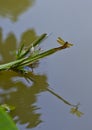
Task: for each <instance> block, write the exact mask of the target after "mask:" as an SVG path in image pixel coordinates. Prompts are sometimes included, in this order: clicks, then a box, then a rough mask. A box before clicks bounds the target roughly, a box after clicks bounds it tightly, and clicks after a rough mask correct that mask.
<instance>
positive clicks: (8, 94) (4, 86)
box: [0, 71, 48, 128]
mask: <svg viewBox="0 0 92 130" xmlns="http://www.w3.org/2000/svg"><path fill="white" fill-rule="evenodd" d="M29 75H30V77H31V78H32V79H33V81H32V85H31V86H30V87H27V86H26V85H25V84H23V82H22V80H24V81H25V82H27V81H26V79H24V77H22V76H21V75H19V74H17V73H15V72H9V71H8V72H0V88H1V90H2V93H1V97H0V98H1V99H2V100H0V103H1V104H2V103H7V104H12V105H13V106H15V108H16V109H15V110H14V111H13V112H12V113H11V114H12V116H13V117H14V118H15V121H16V122H19V123H20V124H25V123H27V127H31V128H32V127H36V126H37V125H38V124H39V123H41V122H42V120H41V119H40V115H41V114H40V113H37V112H36V110H37V109H40V108H38V107H37V106H36V102H37V95H38V94H39V93H41V92H43V91H46V90H47V87H48V83H47V78H46V76H45V75H37V74H33V73H31V72H30V74H29ZM17 77H21V80H20V81H19V80H16V82H14V81H13V78H17ZM11 88H12V89H11ZM16 117H17V118H16Z"/></svg>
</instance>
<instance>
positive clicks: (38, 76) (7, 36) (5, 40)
mask: <svg viewBox="0 0 92 130" xmlns="http://www.w3.org/2000/svg"><path fill="white" fill-rule="evenodd" d="M91 5H92V1H91V0H88V1H83V0H81V1H79V0H77V1H73V0H69V1H66V0H62V1H61V0H57V1H53V0H50V1H48V0H47V1H40V0H34V1H33V0H26V1H25V0H22V1H20V2H19V1H18V2H17V1H15V2H11V1H10V0H9V1H8V2H7V4H6V2H4V0H3V1H2V0H0V63H6V62H9V61H12V60H14V59H15V58H14V51H15V50H16V49H17V48H18V46H19V44H21V43H25V44H26V45H28V43H30V42H32V41H33V40H34V39H35V38H36V37H38V36H39V35H41V34H42V33H48V34H51V35H50V36H49V37H48V39H46V40H45V41H43V43H42V44H41V47H42V48H43V49H49V48H52V47H56V46H58V44H57V42H56V39H57V37H58V36H61V37H62V38H63V39H64V40H66V41H69V42H71V43H73V44H74V46H73V47H71V48H69V49H66V50H63V51H62V52H58V53H56V54H54V55H51V56H50V57H47V58H45V59H43V60H41V61H40V64H39V66H38V67H37V68H36V69H34V72H30V76H31V81H28V80H27V79H26V78H24V77H23V76H22V75H21V74H17V73H15V72H0V96H1V98H0V103H7V104H10V105H14V106H15V107H16V109H15V110H14V111H12V112H11V116H12V117H13V119H14V120H15V122H16V123H17V126H18V127H19V129H20V130H31V129H35V130H38V129H40V130H43V129H44V130H47V129H48V130H51V129H53V130H56V129H57V130H60V129H62V130H71V129H75V130H78V129H79V130H87V129H89V130H90V129H92V125H91V120H92V116H91V114H90V113H91V110H92V103H91V99H92V94H91V91H92V88H91V77H92V72H91V71H92V69H91V68H92V67H91V66H92V62H91V59H90V57H91V52H92V51H91V48H92V44H91V41H92V38H91V34H92V16H91V15H92V14H91V12H92V7H91ZM16 7H17V8H16ZM48 87H50V88H52V90H54V91H55V92H56V93H58V94H59V95H60V96H62V97H63V98H65V99H66V100H68V101H69V102H71V103H73V104H77V103H78V102H80V104H81V105H80V108H79V109H80V111H82V112H84V113H85V114H84V115H83V116H82V117H81V118H78V117H77V116H75V115H72V114H70V112H69V111H70V107H69V106H68V105H66V104H64V103H63V102H61V101H60V100H59V99H58V98H56V97H55V96H54V95H52V94H51V93H49V92H48V91H47V88H48Z"/></svg>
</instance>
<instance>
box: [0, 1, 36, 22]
mask: <svg viewBox="0 0 92 130" xmlns="http://www.w3.org/2000/svg"><path fill="white" fill-rule="evenodd" d="M34 2H35V0H8V1H7V3H6V1H5V0H0V15H1V16H3V17H8V18H10V19H11V20H12V21H16V20H17V19H18V17H19V15H20V14H22V13H23V12H25V11H26V10H27V9H28V8H29V7H31V6H33V4H34ZM16 7H17V8H16Z"/></svg>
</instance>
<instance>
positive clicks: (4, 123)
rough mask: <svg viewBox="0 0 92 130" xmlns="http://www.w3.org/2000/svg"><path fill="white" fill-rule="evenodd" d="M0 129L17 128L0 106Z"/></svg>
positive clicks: (11, 129)
mask: <svg viewBox="0 0 92 130" xmlns="http://www.w3.org/2000/svg"><path fill="white" fill-rule="evenodd" d="M0 130H18V128H17V127H16V125H15V123H14V122H13V120H12V119H11V117H10V116H9V115H8V113H7V112H6V111H5V110H4V109H3V108H2V107H0Z"/></svg>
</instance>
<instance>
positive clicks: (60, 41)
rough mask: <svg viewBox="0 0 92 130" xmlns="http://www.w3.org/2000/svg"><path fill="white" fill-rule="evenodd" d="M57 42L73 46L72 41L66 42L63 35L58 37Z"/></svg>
mask: <svg viewBox="0 0 92 130" xmlns="http://www.w3.org/2000/svg"><path fill="white" fill-rule="evenodd" d="M57 42H58V43H59V44H60V45H64V44H67V47H71V46H73V44H72V43H69V42H67V41H66V42H65V41H64V40H63V39H62V38H61V37H58V38H57Z"/></svg>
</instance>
